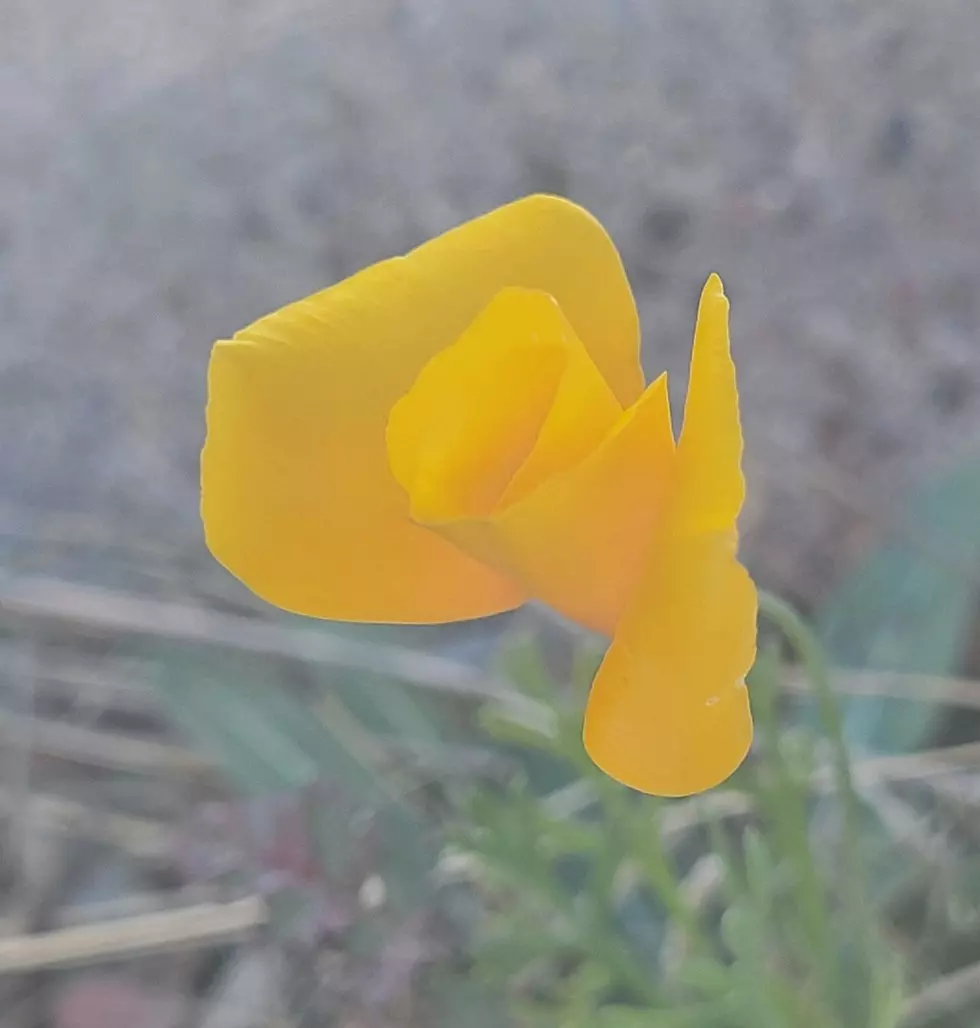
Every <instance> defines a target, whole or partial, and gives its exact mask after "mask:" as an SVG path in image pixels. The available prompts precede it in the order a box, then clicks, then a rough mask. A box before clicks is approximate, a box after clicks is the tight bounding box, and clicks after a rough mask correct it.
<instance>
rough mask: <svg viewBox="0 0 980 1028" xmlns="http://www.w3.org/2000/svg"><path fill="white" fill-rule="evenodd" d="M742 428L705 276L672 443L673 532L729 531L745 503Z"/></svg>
mask: <svg viewBox="0 0 980 1028" xmlns="http://www.w3.org/2000/svg"><path fill="white" fill-rule="evenodd" d="M742 445H743V444H742V426H741V422H740V420H739V412H738V388H737V385H736V380H735V365H734V363H733V361H732V355H731V345H730V342H729V335H728V300H727V298H726V297H725V292H724V289H723V288H722V284H721V279H720V278H719V277H718V276H717V275H711V276H710V278H709V279H708V281H707V283H706V284H705V287H704V290H703V292H702V293H701V303H700V305H699V307H698V319H697V326H696V328H695V330H694V351H693V353H692V356H691V375H690V380H689V383H688V388H687V399H686V401H685V404H684V426H683V429H682V431H681V437H680V440H679V442H678V444H677V464H678V482H677V489H676V494H675V496H676V504H675V507H674V517H675V519H676V527H677V530H678V531H682V532H684V533H695V532H716V531H721V530H724V529H727V528H732V527H734V525H735V521H736V519H737V518H738V514H739V511H740V510H741V509H742V503H743V502H744V500H745V479H744V478H743V477H742V467H741V461H742Z"/></svg>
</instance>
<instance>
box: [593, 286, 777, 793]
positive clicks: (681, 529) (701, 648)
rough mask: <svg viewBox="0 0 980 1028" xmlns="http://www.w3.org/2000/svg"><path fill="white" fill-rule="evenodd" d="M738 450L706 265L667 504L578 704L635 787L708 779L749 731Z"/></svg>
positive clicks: (612, 765) (613, 764)
mask: <svg viewBox="0 0 980 1028" xmlns="http://www.w3.org/2000/svg"><path fill="white" fill-rule="evenodd" d="M741 456H742V430H741V425H740V421H739V410H738V390H737V385H736V379H735V366H734V364H733V362H732V358H731V353H730V345H729V337H728V301H727V300H726V299H725V295H724V292H723V290H722V286H721V281H720V280H719V279H718V277H717V276H716V275H712V276H711V278H709V279H708V282H707V284H706V286H705V288H704V292H703V294H702V297H701V305H700V308H699V311H698V322H697V328H696V330H695V339H694V352H693V355H692V359H691V376H690V384H689V387H688V395H687V401H686V404H685V414H684V426H683V429H682V432H681V438H680V441H679V443H678V446H677V455H676V473H675V478H674V480H673V483H672V492H671V496H670V499H669V501H668V504H667V512H666V514H665V516H664V518H663V520H662V522H661V524H660V526H659V529H658V535H657V539H656V543H655V545H654V546H653V548H652V551H651V553H650V556H649V559H648V563H647V565H646V568H645V570H644V572H643V578H642V582H641V584H640V586H639V588H638V589H637V591H636V593H635V594H634V596H633V597H632V599H631V601H630V604H629V606H628V608H627V610H626V612H625V614H624V616H623V618H622V620H621V621H620V623H619V624H618V626H617V628H616V632H615V635H614V637H613V642H612V646H611V647H610V649H609V651H608V653H607V654H606V657H605V659H604V660H603V663H602V666H601V667H600V669H599V673H598V675H597V676H596V679H595V682H594V684H593V687H592V692H591V694H590V696H589V703H588V707H587V709H586V717H585V731H584V738H585V745H586V749H587V750H588V752H589V754H590V756H591V757H592V759H593V760H594V761H595V762H596V764H598V765H599V767H601V768H602V769H603V770H605V771H606V772H607V773H608V774H610V775H612V777H614V778H617V779H619V780H620V781H622V782H625V783H626V784H628V785H631V786H633V787H634V788H637V789H641V790H642V791H644V792H650V793H655V794H657V795H662V796H682V795H689V794H691V793H696V792H700V791H702V790H704V789H708V788H711V787H712V786H714V785H717V784H718V783H719V782H721V781H723V780H724V779H725V778H727V777H728V776H729V775H730V774H731V773H732V772H733V771H734V770H735V768H736V767H738V765H739V764H740V763H741V761H742V759H743V758H744V756H745V754H746V753H747V752H748V749H749V746H750V744H751V741H752V717H751V712H750V709H749V700H748V692H747V690H746V688H745V684H744V683H745V676H746V674H747V673H748V671H749V669H750V667H751V666H752V663H753V661H754V659H755V647H756V614H757V607H758V597H757V593H756V589H755V586H754V585H753V584H752V580H751V579H750V578H749V576H748V573H747V572H746V571H745V569H744V568H743V567H742V566H741V565H740V564H739V563H738V561H737V559H736V550H737V544H738V534H737V531H736V528H735V523H736V520H737V517H738V514H739V511H740V509H741V506H742V501H743V498H744V495H745V484H744V480H743V478H742V472H741V466H740V463H741Z"/></svg>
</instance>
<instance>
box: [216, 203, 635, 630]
mask: <svg viewBox="0 0 980 1028" xmlns="http://www.w3.org/2000/svg"><path fill="white" fill-rule="evenodd" d="M508 286H520V287H525V288H528V289H537V290H542V291H544V292H546V293H549V294H550V295H552V296H554V297H555V298H556V299H557V300H558V302H559V303H560V304H561V306H562V309H563V310H564V311H565V313H566V315H567V316H568V318H569V320H570V321H571V323H572V324H573V325H574V326H575V329H576V332H577V333H578V335H579V337H580V338H581V339H582V341H583V343H584V344H585V346H586V348H587V349H588V351H589V353H590V355H591V356H592V358H593V360H594V361H595V363H596V365H597V366H598V367H599V369H600V371H601V372H602V375H603V376H604V377H605V379H606V381H607V382H608V383H609V385H610V387H611V388H612V390H613V392H614V393H615V394H616V396H617V398H618V399H619V401H620V402H621V403H629V402H632V400H633V399H635V397H636V396H637V395H638V394H639V393H640V391H641V390H642V383H643V378H642V372H641V370H640V366H639V339H638V326H637V320H636V311H635V307H634V304H633V299H632V296H631V294H630V290H629V286H628V284H627V282H626V278H625V275H624V272H623V268H622V264H621V262H620V259H619V256H618V254H617V253H616V250H615V248H614V247H613V245H612V243H611V241H610V240H609V238H608V236H606V234H605V232H604V231H603V229H602V227H601V226H600V225H599V224H598V222H596V221H595V220H594V219H593V218H592V217H591V216H590V215H589V214H587V213H586V212H585V211H583V210H582V209H581V208H579V207H576V206H575V205H574V204H571V203H568V202H567V201H563V200H559V199H556V198H553V197H530V198H527V199H525V200H522V201H518V202H517V203H514V204H511V205H509V206H507V207H503V208H501V209H499V210H497V211H494V212H492V213H491V214H488V215H485V216H484V217H482V218H478V219H476V220H475V221H472V222H469V223H467V224H465V225H463V226H461V227H459V228H457V229H455V230H453V231H451V232H448V233H446V234H445V235H443V236H440V237H438V238H437V239H434V240H432V241H431V242H429V243H427V244H425V245H424V246H422V247H419V248H418V249H417V250H414V251H412V252H411V253H410V254H408V255H407V256H406V257H403V258H395V259H393V260H390V261H384V262H382V263H381V264H378V265H374V266H373V267H371V268H368V269H367V270H365V271H363V272H361V273H359V274H358V275H355V276H353V277H352V278H350V279H347V280H346V281H344V282H341V283H340V284H339V285H337V286H334V287H332V288H330V289H327V290H325V291H323V292H321V293H318V294H316V295H314V296H311V297H309V298H307V299H305V300H301V301H299V302H297V303H294V304H290V305H289V306H287V307H285V308H283V309H282V310H280V311H278V312H276V313H274V314H271V315H269V316H267V317H265V318H262V319H261V320H259V321H258V322H256V323H255V324H254V325H252V326H250V327H249V328H247V329H244V330H243V331H242V332H239V333H238V334H237V335H236V336H235V338H234V340H232V341H231V342H222V343H218V344H217V346H216V347H215V350H214V353H213V355H212V360H211V366H210V370H209V405H208V439H207V443H206V445H205V448H204V452H203V454H202V517H203V520H204V526H205V533H206V537H207V542H208V545H209V547H210V548H211V551H212V553H213V554H214V555H215V557H217V559H218V560H219V561H221V562H222V563H223V564H224V565H225V566H226V567H227V568H228V569H229V570H231V571H232V572H233V573H234V574H236V575H237V576H238V577H239V578H241V579H242V580H243V581H244V582H245V583H246V584H247V585H248V586H249V587H250V588H252V589H253V590H254V591H255V592H256V593H258V594H259V595H260V596H262V597H264V598H265V599H267V600H269V601H270V602H272V603H275V604H277V605H279V606H281V607H285V608H287V609H290V610H293V611H297V612H300V613H305V614H311V615H315V616H320V617H329V618H338V619H343V620H352V621H390V622H406V623H407V622H415V623H421V622H439V621H451V620H458V619H461V618H468V617H477V616H480V615H484V614H490V613H493V612H496V611H500V610H504V609H508V608H510V607H513V606H516V605H517V604H519V603H520V602H521V601H522V599H523V598H524V594H523V592H522V590H521V589H520V588H519V587H517V586H515V585H514V584H513V583H512V582H510V581H509V580H508V579H507V578H506V577H505V576H501V575H500V574H498V573H497V572H494V571H492V570H490V569H487V568H485V567H482V566H481V565H480V564H479V563H478V562H477V561H475V560H474V559H473V558H472V557H469V556H467V555H466V554H464V553H460V552H459V551H458V550H457V549H456V548H455V547H454V546H452V545H451V544H450V543H448V542H447V541H446V540H444V539H442V538H440V537H439V536H438V535H436V534H435V533H433V532H430V531H428V530H427V529H425V528H422V527H420V526H419V525H417V524H414V523H413V522H412V521H411V520H410V518H409V516H408V500H407V497H406V495H405V493H404V491H403V490H402V489H401V488H400V487H399V486H398V484H397V483H396V481H395V479H394V477H393V476H392V474H391V471H390V469H389V465H388V455H387V450H386V444H385V426H386V423H387V420H388V415H389V412H390V410H391V408H392V406H393V405H394V403H395V401H396V400H397V399H398V398H399V397H400V396H402V395H403V394H405V393H406V392H407V391H408V389H409V388H410V387H411V385H412V383H413V381H414V380H415V378H416V376H417V375H418V374H419V372H420V371H421V369H422V367H423V366H424V365H425V364H426V362H427V361H428V360H429V359H430V358H431V357H432V356H433V355H434V354H436V353H438V352H439V351H440V350H442V349H444V348H445V347H447V346H448V345H449V344H450V343H452V342H453V340H455V339H456V338H457V336H459V335H460V333H461V332H462V331H463V330H464V329H465V328H466V327H467V326H468V325H469V324H470V323H471V322H473V320H474V319H475V317H476V316H477V314H478V313H479V312H480V311H481V310H483V308H484V307H486V306H487V304H488V303H489V302H490V300H491V299H492V298H493V297H494V296H495V295H496V294H497V293H498V292H500V290H501V289H504V288H506V287H508Z"/></svg>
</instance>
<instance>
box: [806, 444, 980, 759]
mask: <svg viewBox="0 0 980 1028" xmlns="http://www.w3.org/2000/svg"><path fill="white" fill-rule="evenodd" d="M978 511H980V461H968V462H964V463H962V464H959V465H957V466H956V467H955V468H953V470H952V471H950V472H949V473H947V474H946V475H945V476H944V477H942V478H941V479H939V480H938V481H934V482H933V483H931V484H929V485H928V486H926V487H924V488H922V489H920V490H919V491H917V492H916V494H915V495H914V496H913V497H912V499H911V501H910V503H909V504H908V508H907V510H904V511H903V512H902V514H901V517H900V523H899V524H897V525H896V526H895V527H896V529H898V530H900V533H901V534H898V533H896V535H895V536H894V538H892V539H890V540H888V541H887V542H884V543H882V544H881V545H880V546H878V547H877V548H876V549H874V550H873V551H872V552H871V553H870V554H868V556H867V557H866V559H865V560H863V561H862V562H861V563H860V565H859V566H858V567H857V568H856V569H855V570H854V571H853V572H852V574H850V575H849V576H848V577H847V578H846V579H845V580H844V582H843V583H842V584H841V586H840V588H839V589H838V591H837V593H836V595H835V596H834V597H833V598H832V599H831V600H830V601H829V602H828V603H827V604H826V605H825V606H824V608H823V610H822V611H821V612H820V615H819V617H818V622H817V632H818V635H819V637H820V640H821V642H822V643H823V646H824V649H825V650H826V652H827V654H828V657H829V659H830V662H831V663H832V664H835V665H838V666H841V667H851V668H866V669H869V670H875V671H905V672H921V673H927V674H949V673H952V672H954V671H956V670H957V669H958V667H959V665H960V663H961V661H962V659H963V650H964V644H965V640H966V636H967V633H968V632H969V629H970V626H971V624H972V621H973V617H974V613H975V603H976V592H977V590H976V578H977V572H978V569H980V531H978V529H977V526H978V516H977V512H978ZM842 707H843V713H844V720H845V734H846V736H847V739H848V741H849V742H850V743H852V744H853V745H855V746H858V747H860V748H862V749H871V750H883V751H887V752H892V753H895V752H908V751H911V750H913V749H915V748H916V747H917V746H920V745H922V744H923V743H924V742H925V741H926V740H927V738H928V736H929V734H930V731H931V730H932V728H933V727H934V725H935V723H936V721H937V718H938V715H939V709H938V708H937V707H936V706H934V705H930V704H924V703H916V702H912V701H908V702H906V701H899V700H894V699H879V698H869V697H855V698H850V699H846V700H842Z"/></svg>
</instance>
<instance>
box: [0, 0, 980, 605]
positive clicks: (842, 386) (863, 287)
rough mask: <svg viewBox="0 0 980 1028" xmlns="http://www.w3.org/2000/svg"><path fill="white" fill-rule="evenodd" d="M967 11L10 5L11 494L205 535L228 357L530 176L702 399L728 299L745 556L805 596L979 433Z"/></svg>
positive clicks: (4, 303) (2, 463)
mask: <svg viewBox="0 0 980 1028" xmlns="http://www.w3.org/2000/svg"><path fill="white" fill-rule="evenodd" d="M978 52H980V7H978V6H977V5H976V4H974V3H973V2H972V0H958V2H953V0H931V2H926V0H919V2H915V3H913V2H909V0H888V2H881V3H873V2H870V0H864V2H857V0H820V2H817V0H812V2H808V3H804V2H800V0H685V2H683V3H680V2H677V0H649V2H641V0H616V2H613V0H606V2H599V0H537V2H529V0H496V2H494V3H488V2H487V0H349V2H347V3H342V2H339V0H338V2H326V0H324V2H321V3H312V2H309V3H308V2H304V0H267V2H243V0H235V2H232V0H167V2H166V3H161V2H157V3H152V2H151V0H90V2H87V3H85V4H81V3H78V2H77V0H0V125H2V132H0V309H2V312H3V317H2V321H0V439H2V443H0V490H2V500H3V503H2V505H0V507H2V512H3V515H4V518H5V519H6V520H5V522H4V523H5V524H6V523H9V522H12V523H13V524H14V525H15V526H16V525H19V524H20V525H22V524H24V523H26V522H28V521H31V520H34V521H37V520H38V519H39V518H41V517H42V515H45V516H46V515H48V514H51V513H52V512H60V513H62V514H63V513H68V514H72V515H77V516H79V517H82V516H85V517H86V518H87V519H88V520H89V521H91V520H93V519H94V520H96V521H98V523H99V524H100V525H101V526H102V528H103V529H105V530H107V531H109V532H112V533H118V534H119V535H121V536H122V535H129V536H134V537H142V538H152V539H153V540H154V541H161V542H166V543H172V544H173V545H193V544H195V543H196V540H197V538H198V532H199V529H198V524H197V513H196V504H197V498H196V474H197V463H196V462H197V451H198V448H199V446H200V442H201V435H202V429H203V424H202V404H203V399H204V381H203V376H204V368H205V362H206V359H207V353H208V349H209V345H210V343H211V340H212V339H213V338H214V337H216V336H221V335H227V334H228V333H230V332H232V331H234V330H235V329H236V328H238V327H240V326H241V325H242V324H243V323H245V322H246V321H247V320H250V319H251V318H253V317H255V316H257V315H259V314H261V313H263V312H264V311H266V310H268V309H270V308H272V307H274V306H276V305H278V304H280V303H282V302H284V301H287V300H290V299H292V298H294V297H296V296H298V295H301V294H303V293H305V292H307V291H310V290H312V289H315V288H317V287H320V286H322V285H323V284H326V283H327V282H329V281H332V280H335V279H337V278H339V277H341V276H343V275H346V274H348V273H350V272H351V271H353V270H355V269H356V268H357V267H358V266H360V265H362V264H364V263H366V262H369V261H373V260H375V259H378V258H380V257H383V256H386V255H388V254H391V253H393V252H398V251H401V250H404V249H405V248H407V247H409V246H412V245H413V244H415V243H417V242H419V241H421V240H422V239H423V238H425V237H426V236H428V235H430V234H431V233H434V232H437V231H439V230H441V229H443V228H445V227H447V226H449V225H451V224H453V223H454V222H457V221H460V220H462V219H465V218H467V217H469V216H472V215H474V214H476V213H478V212H481V211H483V210H485V209H487V208H489V207H491V206H494V205H496V204H498V203H501V202H503V201H506V200H508V199H511V198H513V197H515V196H517V195H520V194H522V193H526V192H530V191H534V190H548V191H553V192H559V193H563V194H566V195H568V196H571V197H572V198H574V199H576V200H578V201H580V202H582V203H584V204H585V205H587V206H588V207H590V208H591V209H592V210H593V211H594V212H595V213H596V214H597V215H598V216H599V217H600V218H601V219H602V220H603V221H604V222H605V224H606V225H607V226H608V228H609V229H610V231H611V232H612V234H613V236H614V237H615V239H616V240H617V242H618V244H619V245H620V247H621V249H622V251H623V254H624V257H625V260H626V264H627V268H628V270H629V273H630V275H631V278H632V281H633V283H634V286H635V288H636V291H637V294H638V297H639V300H640V305H641V313H642V317H643V322H644V329H645V346H646V351H645V353H646V362H647V366H648V368H649V369H650V371H651V372H653V371H657V370H659V369H660V368H662V367H667V368H668V369H670V370H671V371H672V372H673V373H674V375H675V383H674V385H675V388H677V389H678V390H679V391H682V390H683V383H684V362H685V357H686V354H687V352H688V348H689V345H690V333H691V326H692V318H693V309H694V303H695V300H696V296H697V293H698V290H699V288H700V285H701V283H702V281H703V279H704V277H705V276H706V274H707V273H708V271H709V270H712V269H716V270H718V271H720V272H721V273H722V274H723V276H724V278H725V280H726V285H727V287H728V291H729V293H730V295H731V296H732V298H733V303H734V326H735V332H736V346H737V355H738V359H739V363H740V372H741V381H742V386H743V394H744V414H745V421H746V429H747V435H748V440H749V447H750V463H749V468H750V474H751V481H752V486H753V502H752V508H751V510H750V512H749V519H748V523H749V532H748V546H749V551H750V557H751V560H752V563H753V564H754V566H755V567H756V569H757V570H758V572H759V574H760V576H761V577H762V578H763V579H764V580H765V581H766V582H767V583H768V584H770V585H773V586H775V587H777V588H780V589H784V590H786V591H788V592H789V593H790V594H791V595H793V596H797V597H803V598H805V599H813V598H814V597H816V596H819V595H820V594H821V592H822V591H823V590H825V589H826V587H827V586H828V584H829V583H831V582H832V581H833V579H834V577H835V575H836V574H837V573H838V571H839V569H840V567H841V566H842V564H843V563H844V562H846V561H847V560H849V559H850V558H851V556H852V554H853V553H854V552H855V550H856V549H857V548H859V547H860V546H862V545H864V544H865V543H866V542H867V540H868V539H869V538H870V537H871V535H873V532H872V533H870V534H869V532H868V531H867V528H868V525H869V517H870V518H873V517H874V516H875V512H877V511H880V510H883V509H885V508H886V507H887V505H888V504H889V503H890V502H891V500H892V498H893V497H894V496H895V495H896V492H897V491H898V490H900V489H901V488H903V487H904V486H906V485H907V484H908V483H910V482H914V481H916V480H918V479H919V478H921V476H922V475H923V474H925V473H926V472H928V471H930V470H931V469H932V468H933V467H935V466H937V465H939V464H941V463H942V462H944V461H945V460H947V459H949V458H951V457H955V456H957V455H959V454H966V453H969V452H971V451H975V450H976V449H977V448H978V445H980V343H978V339H977V334H978V328H980V290H978V276H980V261H978V259H977V258H978V249H980V167H978V146H980V78H978V75H977V72H976V55H977V53H978Z"/></svg>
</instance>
